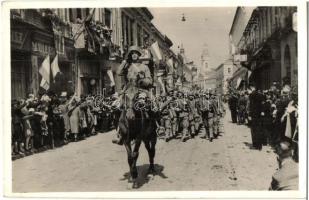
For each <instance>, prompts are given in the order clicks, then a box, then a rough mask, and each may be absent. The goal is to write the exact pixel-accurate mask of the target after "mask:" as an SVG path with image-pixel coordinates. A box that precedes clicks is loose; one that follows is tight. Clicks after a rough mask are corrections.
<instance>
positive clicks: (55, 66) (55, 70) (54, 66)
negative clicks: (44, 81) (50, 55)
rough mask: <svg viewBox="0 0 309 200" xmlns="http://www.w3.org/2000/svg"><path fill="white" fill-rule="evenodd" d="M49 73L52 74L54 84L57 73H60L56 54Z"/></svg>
mask: <svg viewBox="0 0 309 200" xmlns="http://www.w3.org/2000/svg"><path fill="white" fill-rule="evenodd" d="M51 71H52V73H53V79H54V82H55V77H56V75H57V73H58V72H60V69H59V66H58V54H57V55H56V57H55V58H54V60H53V62H52V64H51Z"/></svg>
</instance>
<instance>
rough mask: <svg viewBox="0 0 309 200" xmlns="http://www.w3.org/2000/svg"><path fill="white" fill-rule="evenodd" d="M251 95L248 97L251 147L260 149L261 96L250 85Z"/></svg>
mask: <svg viewBox="0 0 309 200" xmlns="http://www.w3.org/2000/svg"><path fill="white" fill-rule="evenodd" d="M250 89H251V91H252V93H251V94H250V96H249V101H250V104H249V120H250V121H251V123H250V127H251V137H252V147H253V148H254V149H258V150H261V149H262V139H263V138H262V130H261V113H262V110H261V109H262V101H263V95H262V94H260V93H259V92H258V91H256V87H255V86H254V85H250Z"/></svg>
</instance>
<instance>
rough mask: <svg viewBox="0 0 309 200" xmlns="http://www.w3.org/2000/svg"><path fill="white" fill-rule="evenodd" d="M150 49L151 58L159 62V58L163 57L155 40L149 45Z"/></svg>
mask: <svg viewBox="0 0 309 200" xmlns="http://www.w3.org/2000/svg"><path fill="white" fill-rule="evenodd" d="M150 51H151V54H152V55H153V58H154V60H155V61H156V62H159V61H160V60H162V59H163V57H162V53H161V50H160V47H159V44H158V42H155V43H153V44H152V45H151V47H150Z"/></svg>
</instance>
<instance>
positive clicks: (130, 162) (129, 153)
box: [124, 141, 133, 182]
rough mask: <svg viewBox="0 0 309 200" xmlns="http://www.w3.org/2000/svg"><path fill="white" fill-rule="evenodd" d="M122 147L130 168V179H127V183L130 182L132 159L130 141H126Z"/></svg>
mask: <svg viewBox="0 0 309 200" xmlns="http://www.w3.org/2000/svg"><path fill="white" fill-rule="evenodd" d="M124 147H125V148H126V150H127V157H128V164H129V168H130V177H129V180H128V182H131V178H132V164H133V158H132V148H131V144H130V141H128V142H127V141H126V142H125V143H124Z"/></svg>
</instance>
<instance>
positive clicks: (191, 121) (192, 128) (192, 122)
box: [188, 95, 198, 137]
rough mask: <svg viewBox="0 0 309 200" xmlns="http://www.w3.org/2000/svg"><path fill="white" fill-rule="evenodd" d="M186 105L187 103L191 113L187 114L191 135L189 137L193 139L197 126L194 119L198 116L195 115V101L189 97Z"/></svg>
mask: <svg viewBox="0 0 309 200" xmlns="http://www.w3.org/2000/svg"><path fill="white" fill-rule="evenodd" d="M188 103H189V107H190V111H191V112H190V114H189V124H190V134H191V137H194V136H195V135H196V132H197V130H198V128H197V125H196V118H197V117H198V114H197V108H196V101H195V99H194V96H193V95H190V96H189V100H188Z"/></svg>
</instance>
